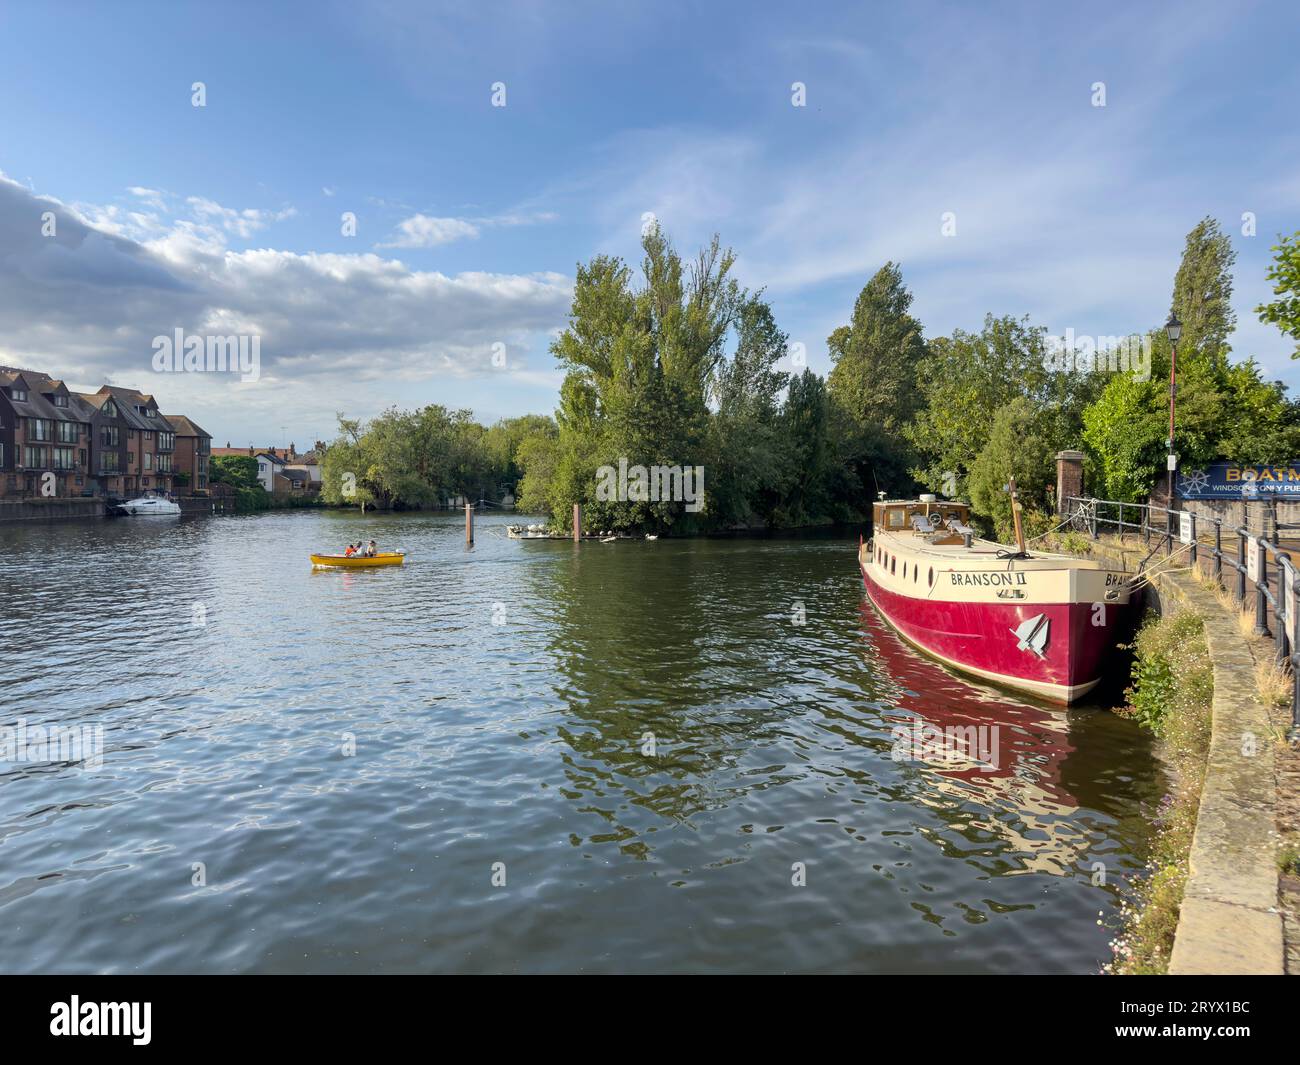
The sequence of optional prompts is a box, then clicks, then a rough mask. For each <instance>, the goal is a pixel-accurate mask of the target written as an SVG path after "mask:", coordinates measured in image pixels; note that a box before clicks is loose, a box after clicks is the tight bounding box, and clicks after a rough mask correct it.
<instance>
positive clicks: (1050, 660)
mask: <svg viewBox="0 0 1300 1065" xmlns="http://www.w3.org/2000/svg"><path fill="white" fill-rule="evenodd" d="M1013 499H1014V486H1013ZM1013 506H1015V507H1016V508H1017V510H1016V518H1017V531H1019V520H1018V519H1019V510H1018V507H1019V504H1018V503H1013ZM873 517H874V527H873V529H872V538H871V540H869V541H867V542H865V543H862V544H861V545H860V546H859V548H858V566H859V568H860V569H861V571H862V583H863V584H864V585H865V586H866V590H867V595H868V596H869V597H870V599H871V602H872V604H873V605H874V606H875V608H876V610H878V611H879V612H880V615H881V617H883V618H884V619H885V621H887V622H888V623H889V624H890V625H891V626H893V627H894V628H895V629H896V630H897V631H898V633H899V635H901V636H902V637H903V638H904V639H905V640H907V641H908V642H909V643H911V644H913V645H914V646H915V647H917V648H918V649H920V650H922V651H924V652H925V653H926V654H929V655H931V656H933V657H934V658H937V659H938V660H939V661H940V662H942V663H944V664H945V665H947V666H951V667H953V668H954V669H958V670H961V671H962V672H965V673H969V674H972V675H973V676H976V677H980V678H982V679H984V680H987V681H991V682H993V683H994V684H999V685H1002V686H1004V687H1007V688H1014V689H1017V690H1019V691H1023V692H1028V693H1029V694H1031V695H1035V696H1037V697H1039V698H1040V699H1047V700H1050V701H1052V702H1058V703H1071V702H1074V701H1075V700H1076V699H1079V698H1080V697H1082V696H1083V695H1085V694H1086V693H1087V692H1089V691H1091V690H1092V688H1094V687H1095V686H1096V684H1097V682H1098V681H1099V680H1100V679H1101V675H1102V671H1103V669H1104V668H1105V665H1106V658H1107V656H1108V654H1109V653H1110V652H1111V650H1112V649H1113V648H1114V646H1115V643H1116V640H1117V634H1118V632H1119V631H1120V629H1119V624H1120V622H1121V620H1122V619H1123V615H1124V613H1125V612H1126V611H1127V608H1128V605H1129V598H1130V594H1131V583H1130V580H1131V578H1130V575H1129V574H1127V573H1124V572H1120V571H1116V570H1113V569H1107V568H1105V566H1104V565H1103V564H1102V563H1100V562H1096V561H1091V560H1087V559H1078V558H1073V557H1071V556H1069V555H1058V554H1049V553H1047V552H1040V551H1034V552H1029V551H1027V550H1025V547H1024V543H1023V538H1020V539H1019V541H1018V547H1017V548H1009V547H1005V546H1004V545H1002V544H998V543H994V542H992V541H990V540H983V539H980V538H978V537H977V536H976V535H975V533H974V530H973V529H971V528H970V526H969V524H968V522H969V520H970V507H969V506H968V505H967V504H965V503H958V502H952V501H948V500H940V499H937V498H936V497H935V496H929V495H924V496H921V498H920V499H919V500H882V501H881V502H879V503H877V504H875V507H874V514H873Z"/></svg>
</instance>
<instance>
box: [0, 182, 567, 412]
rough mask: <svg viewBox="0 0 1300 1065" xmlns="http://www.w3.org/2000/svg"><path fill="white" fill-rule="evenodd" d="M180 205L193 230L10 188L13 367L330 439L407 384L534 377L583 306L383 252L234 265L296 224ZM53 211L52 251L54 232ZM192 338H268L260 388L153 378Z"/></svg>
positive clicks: (551, 279)
mask: <svg viewBox="0 0 1300 1065" xmlns="http://www.w3.org/2000/svg"><path fill="white" fill-rule="evenodd" d="M138 198H140V199H143V197H138ZM182 202H183V203H184V205H185V208H186V209H187V210H188V212H189V214H190V217H185V218H171V217H167V216H164V215H162V214H159V213H156V212H155V213H149V212H145V213H143V214H142V213H141V212H133V211H127V210H123V209H121V208H117V207H107V208H97V207H91V206H86V205H80V206H79V207H78V208H76V209H73V208H70V207H68V206H67V205H65V204H62V203H60V202H59V201H57V200H52V199H50V198H41V197H38V196H36V195H34V194H33V193H32V192H30V191H29V190H27V189H25V188H23V187H22V186H21V185H18V184H16V183H15V182H13V181H11V180H9V179H8V178H6V177H4V176H3V175H2V174H0V246H2V247H4V248H5V249H6V255H5V256H3V257H0V338H3V340H0V362H5V363H18V364H22V365H28V366H33V367H35V368H39V369H45V370H48V371H49V372H50V373H52V374H54V375H56V376H60V377H67V378H69V379H72V380H77V381H84V382H87V383H92V382H102V381H104V380H109V381H111V382H113V383H120V384H128V385H134V386H136V387H140V388H143V389H145V390H147V391H152V392H155V393H157V394H158V395H159V396H160V397H162V399H163V402H164V405H165V406H167V407H169V408H170V409H172V410H174V411H175V410H180V411H184V412H186V413H192V414H193V416H194V417H195V418H196V420H197V421H198V422H199V423H200V424H201V425H204V427H205V428H207V429H208V430H209V431H211V432H214V433H217V434H218V435H225V434H227V433H235V434H238V431H239V428H240V427H241V426H248V427H250V428H248V429H247V430H245V431H255V430H256V427H257V426H258V425H263V424H268V423H267V422H265V421H264V420H261V421H259V419H263V418H264V417H269V412H270V411H272V410H274V411H275V418H276V420H275V421H274V424H276V425H280V424H304V423H305V422H306V420H308V419H310V424H312V425H314V426H316V427H317V431H319V432H331V431H332V422H333V419H332V412H333V411H335V410H338V409H340V408H346V409H347V410H349V411H350V412H354V413H358V414H361V415H363V416H365V415H369V414H373V413H374V412H376V411H377V410H379V409H381V408H382V407H383V406H386V405H388V404H390V403H392V402H394V401H397V402H401V401H402V399H403V393H402V391H401V390H399V389H395V388H394V387H393V382H394V381H405V382H428V383H430V387H432V382H433V381H435V380H438V379H448V378H456V379H465V380H469V379H473V378H475V377H478V376H487V375H489V374H500V373H503V372H506V373H508V374H510V375H511V376H512V378H513V376H514V375H515V374H527V373H534V372H535V371H536V367H530V366H529V365H528V361H527V359H526V358H525V354H526V353H527V352H528V351H530V350H534V351H536V350H540V349H541V348H543V347H544V346H545V342H546V335H547V333H548V331H550V330H552V329H554V328H555V327H556V326H557V324H559V323H562V322H563V321H564V318H565V315H566V313H567V311H568V306H569V301H570V299H571V298H572V287H571V284H572V283H571V280H570V279H569V278H567V277H565V276H563V275H560V274H556V273H537V274H528V275H518V274H498V273H486V272H465V273H461V274H456V275H447V274H443V273H440V272H436V271H420V270H414V269H411V268H410V267H409V266H407V265H406V264H404V263H402V262H401V261H399V260H396V259H392V258H389V257H386V256H383V255H379V254H375V253H365V254H337V253H330V252H311V251H308V252H295V251H287V250H277V249H273V248H258V249H245V250H236V249H232V248H230V247H229V245H228V243H227V241H228V240H229V239H230V238H232V237H234V236H239V235H242V234H244V233H247V232H253V231H255V230H257V229H260V228H262V227H264V226H266V225H268V224H270V223H271V222H272V221H274V220H276V219H277V218H279V217H285V216H286V215H287V211H279V212H276V211H263V210H235V209H232V208H226V207H223V206H221V205H220V204H217V203H215V202H213V201H211V200H206V199H203V198H202V197H191V198H188V199H186V200H184V201H182ZM49 210H54V211H55V214H56V216H57V220H58V230H57V236H56V237H52V238H46V237H42V236H41V232H40V215H41V213H42V212H43V211H49ZM289 210H291V209H289ZM136 216H139V217H136ZM177 328H181V329H184V330H186V331H187V332H190V333H196V334H199V335H206V334H207V333H210V332H211V333H220V334H223V335H226V334H230V333H239V332H247V333H250V334H251V333H255V334H257V335H260V336H261V337H262V341H261V345H262V348H261V350H262V375H261V380H260V381H259V382H258V383H257V384H256V385H242V386H240V385H237V383H236V380H235V379H233V378H226V377H218V376H217V375H209V374H195V375H185V374H174V375H159V374H155V373H154V372H153V370H152V367H151V361H150V360H151V356H152V346H151V343H152V339H153V337H155V336H159V335H163V334H170V333H172V332H173V331H174V330H175V329H177ZM496 343H504V344H506V345H507V347H508V349H509V350H510V352H511V361H510V369H509V370H508V371H500V370H497V369H494V368H493V367H492V365H491V355H492V350H493V345H494V344H496ZM517 383H520V384H533V383H540V379H537V380H536V381H534V380H533V379H532V378H526V377H519V378H518V381H517ZM547 383H550V382H549V379H548V381H547ZM408 395H409V390H408ZM545 402H546V401H545V400H543V401H542V402H541V404H540V405H541V406H545ZM187 405H188V409H187ZM323 412H324V413H323ZM325 414H329V415H330V416H329V417H325Z"/></svg>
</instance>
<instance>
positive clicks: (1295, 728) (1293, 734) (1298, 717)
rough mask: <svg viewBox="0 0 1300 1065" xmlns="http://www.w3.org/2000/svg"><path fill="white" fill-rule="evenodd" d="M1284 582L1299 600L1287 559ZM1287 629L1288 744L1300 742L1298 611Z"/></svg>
mask: <svg viewBox="0 0 1300 1065" xmlns="http://www.w3.org/2000/svg"><path fill="white" fill-rule="evenodd" d="M1286 580H1287V581H1289V582H1290V583H1289V584H1288V585H1287V587H1288V588H1292V589H1294V590H1295V598H1296V599H1297V600H1300V588H1296V583H1295V582H1296V572H1295V567H1294V566H1292V565H1291V560H1290V559H1289V558H1288V559H1287V565H1286ZM1286 601H1287V599H1286V596H1285V594H1284V595H1283V596H1282V602H1283V603H1286ZM1286 624H1287V628H1288V629H1289V630H1290V633H1291V640H1290V643H1291V728H1290V730H1289V731H1288V732H1287V735H1286V738H1287V741H1288V742H1289V743H1298V742H1300V610H1297V611H1296V616H1295V617H1293V618H1292V617H1288V618H1287V619H1286Z"/></svg>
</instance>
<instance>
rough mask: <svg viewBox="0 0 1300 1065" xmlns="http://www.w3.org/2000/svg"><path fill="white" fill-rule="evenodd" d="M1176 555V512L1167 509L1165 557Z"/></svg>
mask: <svg viewBox="0 0 1300 1065" xmlns="http://www.w3.org/2000/svg"><path fill="white" fill-rule="evenodd" d="M1173 553H1174V512H1173V511H1172V510H1171V509H1169V508H1168V507H1166V508H1165V556H1166V557H1168V556H1169V555H1172V554H1173Z"/></svg>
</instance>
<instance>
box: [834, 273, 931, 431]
mask: <svg viewBox="0 0 1300 1065" xmlns="http://www.w3.org/2000/svg"><path fill="white" fill-rule="evenodd" d="M911 305H912V294H911V293H910V292H908V291H907V289H906V288H905V287H904V286H903V273H902V270H901V269H900V268H899V267H898V266H897V265H896V264H895V263H892V262H890V263H886V264H885V265H884V266H882V267H881V268H880V269H879V270H877V271H876V273H875V276H873V277H872V278H871V280H870V281H868V282H867V283H866V285H865V286H864V287H863V289H862V291H861V293H859V295H858V299H857V302H856V303H855V304H854V306H853V319H852V322H851V323H850V324H849V325H847V326H840V328H838V329H836V330H835V331H834V332H833V333H832V334H831V335H830V336H829V337H828V338H827V340H826V346H827V348H828V349H829V352H830V357H831V361H832V362H833V363H834V364H835V365H834V366H833V367H832V369H831V372H830V375H829V376H828V377H827V379H826V386H827V389H828V391H829V392H830V394H831V395H832V396H834V397H835V400H836V402H838V403H839V404H840V406H841V407H843V408H844V410H846V411H847V412H848V413H849V415H850V416H851V417H852V418H853V420H854V421H855V422H856V423H857V424H859V425H861V426H874V427H878V428H880V429H881V430H883V432H884V434H885V435H886V436H889V437H895V436H897V435H898V434H899V433H901V431H902V429H903V428H904V427H905V426H906V425H908V424H910V423H911V421H912V418H913V416H914V415H915V413H916V411H917V408H918V407H919V406H920V395H919V393H918V391H917V387H916V375H917V369H918V368H919V365H920V362H921V360H922V358H923V357H924V356H925V339H924V337H923V336H922V333H921V323H920V322H918V321H917V320H916V319H915V318H913V317H912V316H911V315H910V314H909V313H908V308H909V307H911ZM899 443H901V441H899Z"/></svg>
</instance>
